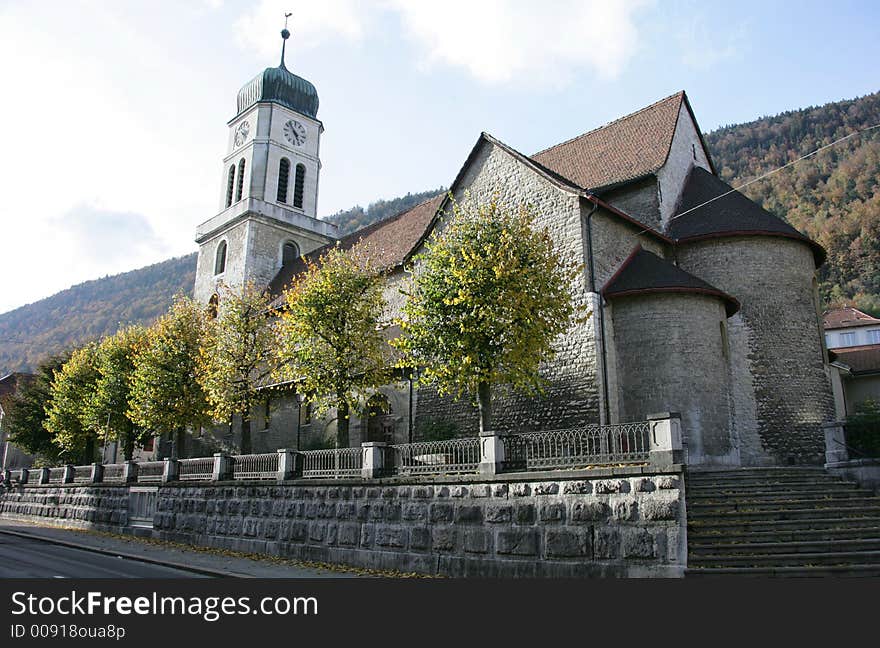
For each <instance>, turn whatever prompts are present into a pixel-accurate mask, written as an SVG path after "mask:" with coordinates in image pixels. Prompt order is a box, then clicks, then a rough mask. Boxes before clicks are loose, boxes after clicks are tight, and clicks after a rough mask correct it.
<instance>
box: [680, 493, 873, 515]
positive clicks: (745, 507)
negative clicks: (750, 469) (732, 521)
mask: <svg viewBox="0 0 880 648" xmlns="http://www.w3.org/2000/svg"><path fill="white" fill-rule="evenodd" d="M856 508H859V509H865V510H870V509H876V510H877V511H878V512H880V497H852V498H849V499H833V498H824V499H799V498H790V499H769V500H754V499H752V500H747V499H742V500H740V499H733V498H731V499H727V500H718V499H715V500H706V501H704V502H688V503H687V509H688V514H689V515H692V516H695V517H703V516H705V515H712V514H715V513H730V512H736V513H740V512H742V513H747V512H760V511H774V510H779V511H790V510H807V509H809V510H817V511H827V510H837V509H840V510H850V509H856Z"/></svg>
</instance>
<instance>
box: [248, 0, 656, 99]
mask: <svg viewBox="0 0 880 648" xmlns="http://www.w3.org/2000/svg"><path fill="white" fill-rule="evenodd" d="M652 1H653V0H554V1H553V2H535V1H534V0H477V1H474V0H444V1H442V2H437V1H431V2H428V1H425V0H384V1H382V2H374V3H367V2H362V1H359V0H322V1H320V2H314V1H305V0H301V1H299V2H296V3H294V2H292V0H262V2H260V3H259V4H258V5H257V6H256V7H255V8H254V9H253V10H251V11H249V12H247V13H246V14H244V15H243V16H242V17H241V18H240V19H239V20H238V22H237V24H236V33H237V38H238V43H239V45H240V46H241V47H243V48H245V49H249V50H252V51H255V52H258V53H259V54H260V55H261V56H263V57H266V58H269V59H272V58H273V57H276V56H278V47H279V45H278V40H277V37H276V34H277V33H278V31H280V29H281V26H282V25H283V15H284V13H285V12H288V11H289V12H292V13H293V16H291V23H290V24H291V31H292V32H293V34H294V38H293V39H292V41H291V45H292V46H293V47H296V48H310V47H316V46H318V45H321V44H323V43H325V42H328V41H330V42H334V41H335V42H338V41H340V40H341V41H345V42H360V41H362V40H364V37H365V34H367V33H369V31H370V29H371V25H372V23H374V22H376V21H377V20H378V18H379V14H382V13H385V14H388V13H390V14H391V15H392V16H396V17H398V18H399V21H400V24H401V26H402V28H403V32H404V34H405V36H406V38H407V39H408V40H409V41H410V42H411V44H412V46H413V48H414V49H415V51H416V60H417V61H418V64H419V65H420V67H421V68H422V69H424V70H430V69H431V68H432V67H434V66H436V65H447V66H451V67H454V68H460V69H464V70H465V71H466V72H467V73H468V74H470V75H471V76H472V77H474V78H475V79H477V80H478V81H482V82H486V83H493V84H522V85H524V86H526V87H533V86H542V85H545V84H548V83H550V84H560V83H565V82H567V81H569V80H570V79H571V77H572V76H574V74H575V72H577V71H578V70H580V69H584V68H586V69H588V70H590V71H591V72H592V73H593V74H595V75H596V76H597V77H599V78H602V79H611V78H614V77H616V76H617V75H619V74H620V73H621V71H622V70H623V68H624V67H625V66H626V64H627V63H628V62H629V60H630V59H631V58H632V57H633V56H634V55H635V53H636V51H637V49H638V44H639V43H638V39H639V30H638V27H637V25H636V17H637V14H638V12H639V11H640V10H641V9H643V8H644V7H645V6H646V5H649V4H652Z"/></svg>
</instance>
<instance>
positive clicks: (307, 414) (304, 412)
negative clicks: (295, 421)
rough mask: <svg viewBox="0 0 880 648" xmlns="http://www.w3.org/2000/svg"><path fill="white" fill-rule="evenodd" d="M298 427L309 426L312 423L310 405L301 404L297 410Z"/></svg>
mask: <svg viewBox="0 0 880 648" xmlns="http://www.w3.org/2000/svg"><path fill="white" fill-rule="evenodd" d="M299 421H300V425H310V424H311V422H312V404H311V403H303V404H302V405H301V406H300V410H299Z"/></svg>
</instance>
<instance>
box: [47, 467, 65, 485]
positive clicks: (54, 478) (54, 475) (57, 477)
mask: <svg viewBox="0 0 880 648" xmlns="http://www.w3.org/2000/svg"><path fill="white" fill-rule="evenodd" d="M66 470H67V469H66V468H64V467H63V466H62V467H61V468H49V483H50V484H60V483H62V482H63V481H64V472H65V471H66Z"/></svg>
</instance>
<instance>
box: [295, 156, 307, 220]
mask: <svg viewBox="0 0 880 648" xmlns="http://www.w3.org/2000/svg"><path fill="white" fill-rule="evenodd" d="M305 183H306V167H305V165H304V164H297V165H296V180H295V181H294V185H293V206H294V207H297V208H299V209H302V206H303V192H304V191H305V186H304V185H305Z"/></svg>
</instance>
